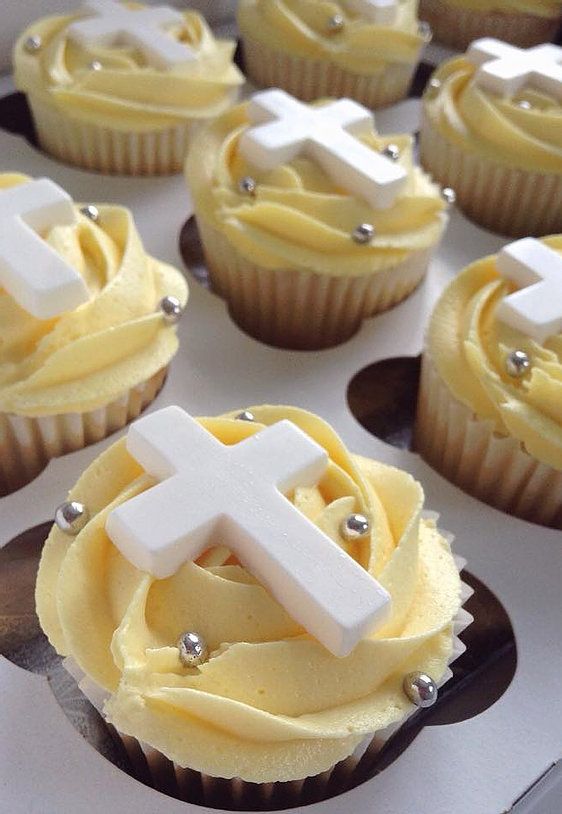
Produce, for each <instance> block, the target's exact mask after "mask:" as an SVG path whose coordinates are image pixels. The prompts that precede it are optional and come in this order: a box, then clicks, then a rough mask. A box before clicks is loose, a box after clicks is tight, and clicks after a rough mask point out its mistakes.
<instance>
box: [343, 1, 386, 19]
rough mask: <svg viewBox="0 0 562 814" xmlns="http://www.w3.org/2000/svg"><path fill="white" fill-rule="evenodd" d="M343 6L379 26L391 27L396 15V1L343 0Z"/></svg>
mask: <svg viewBox="0 0 562 814" xmlns="http://www.w3.org/2000/svg"><path fill="white" fill-rule="evenodd" d="M343 5H344V8H348V9H349V10H350V11H354V12H355V13H356V14H359V15H360V16H361V17H364V18H365V19H366V20H369V22H372V23H378V24H379V25H392V23H393V22H394V21H395V20H396V16H397V14H398V2H397V0H343Z"/></svg>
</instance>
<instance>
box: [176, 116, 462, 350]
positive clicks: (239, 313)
mask: <svg viewBox="0 0 562 814" xmlns="http://www.w3.org/2000/svg"><path fill="white" fill-rule="evenodd" d="M249 127H250V123H249V120H248V107H247V104H244V105H240V106H238V107H236V108H233V109H232V110H230V111H229V112H228V113H226V114H224V115H223V116H221V117H220V118H219V119H217V120H216V121H215V122H213V124H212V125H210V126H209V127H208V128H207V129H206V130H205V131H204V133H202V134H201V135H200V137H199V138H198V139H197V141H196V142H195V144H194V145H193V149H192V150H191V152H190V155H189V157H188V161H187V165H186V174H187V181H188V184H189V187H190V191H191V194H192V196H193V201H194V206H195V214H196V218H197V224H198V227H199V232H200V235H201V239H202V242H203V247H204V250H205V255H206V260H207V266H208V268H209V271H210V274H211V280H212V284H213V287H214V289H215V291H216V292H217V293H219V294H220V295H221V296H222V297H224V299H225V300H226V301H227V303H228V306H229V309H230V313H231V315H232V317H233V318H234V320H235V321H236V322H237V323H238V324H239V325H240V326H241V327H242V328H244V330H246V331H247V332H248V333H250V334H252V335H253V336H256V337H258V338H260V339H262V340H263V341H265V342H268V343H270V344H273V345H279V346H282V347H283V346H285V347H295V348H304V349H311V348H321V347H328V346H330V345H334V344H337V343H338V342H342V341H344V340H345V339H348V338H349V337H350V336H351V335H352V334H354V333H355V332H356V331H357V330H358V328H359V327H360V325H361V322H362V321H363V320H364V319H366V318H367V317H369V316H372V315H373V314H376V313H378V312H380V311H383V310H385V309H386V308H389V307H390V306H392V305H394V304H396V303H397V302H400V301H401V300H403V299H404V298H405V297H406V296H408V295H409V294H410V293H411V292H412V291H413V290H414V288H415V287H416V286H417V285H418V284H419V283H420V281H421V280H422V279H423V277H424V275H425V273H426V270H427V265H428V262H429V260H430V257H431V254H432V251H433V250H434V248H435V247H436V245H437V244H438V243H439V240H440V238H441V236H442V234H443V231H444V229H445V226H446V223H447V215H446V212H445V209H446V204H445V202H444V201H443V199H442V197H441V194H440V189H439V187H438V186H437V185H436V184H433V183H432V182H431V181H430V179H429V178H428V176H427V175H425V173H424V172H423V171H422V170H420V169H419V167H417V166H416V165H415V163H414V158H413V152H412V139H411V137H410V136H409V135H405V134H401V135H393V136H384V137H383V136H380V135H379V134H378V133H377V132H376V131H375V130H374V129H372V130H371V131H370V132H368V133H365V134H364V135H363V136H361V139H360V140H361V142H362V144H365V145H366V146H367V147H369V149H370V150H372V151H373V153H375V154H380V153H381V152H382V151H384V149H385V148H386V147H388V146H389V145H392V149H394V150H395V151H396V153H397V154H398V156H399V158H398V161H397V166H399V167H401V168H403V170H404V173H405V182H404V186H403V188H402V190H401V191H400V193H399V195H398V196H397V198H396V200H395V201H394V203H393V205H392V206H390V207H388V208H386V209H382V208H377V209H375V208H373V206H371V205H369V204H368V203H366V202H365V201H364V200H362V199H360V198H359V197H358V196H357V195H356V194H354V193H353V192H350V191H349V189H345V188H344V187H343V186H342V185H341V184H337V183H335V182H334V180H333V179H332V178H331V177H330V176H329V175H328V173H327V172H326V171H325V169H323V167H322V166H321V165H320V164H319V163H318V161H316V160H314V158H311V157H308V156H306V155H300V156H297V157H296V158H294V159H293V160H291V161H288V162H286V163H284V164H283V165H281V166H278V167H276V168H274V169H271V170H259V169H257V168H256V166H255V164H254V163H253V162H252V161H251V160H248V159H247V158H245V157H244V155H243V153H242V151H241V149H240V141H241V138H242V137H243V135H244V133H245V132H246V131H247V130H248V129H249ZM248 178H250V179H251V181H252V183H254V184H255V189H253V190H251V192H250V193H248V191H247V190H246V189H245V188H244V186H243V182H244V179H248ZM364 223H366V224H370V225H371V226H372V228H373V231H374V237H373V238H372V240H369V242H368V243H365V242H363V243H361V242H357V241H356V240H354V239H353V233H354V231H355V229H356V228H357V226H358V225H360V224H364Z"/></svg>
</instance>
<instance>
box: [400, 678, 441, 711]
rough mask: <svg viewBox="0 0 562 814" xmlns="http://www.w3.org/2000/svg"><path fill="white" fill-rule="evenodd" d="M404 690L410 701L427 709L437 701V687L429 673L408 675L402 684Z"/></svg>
mask: <svg viewBox="0 0 562 814" xmlns="http://www.w3.org/2000/svg"><path fill="white" fill-rule="evenodd" d="M402 688H403V690H404V692H405V694H406V695H407V696H408V698H409V699H410V701H411V702H412V703H413V704H415V705H416V707H421V708H422V709H425V708H426V707H432V706H433V704H434V703H435V702H436V701H437V685H436V683H435V681H434V680H433V679H432V678H431V676H428V675H427V673H418V672H415V673H408V675H407V676H406V677H405V678H404V681H403V682H402Z"/></svg>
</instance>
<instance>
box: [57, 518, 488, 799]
mask: <svg viewBox="0 0 562 814" xmlns="http://www.w3.org/2000/svg"><path fill="white" fill-rule="evenodd" d="M422 517H424V518H426V519H432V520H435V522H436V523H437V520H438V519H439V514H438V513H436V512H430V511H425V512H423V513H422ZM439 531H440V533H441V534H442V535H443V536H444V537H445V538H446V540H447V542H448V543H449V544H451V543H452V542H453V540H454V535H453V534H451V533H450V532H447V531H443V530H442V529H439ZM454 561H455V565H456V566H457V568H458V570H459V573H460V572H461V571H462V570H463V569H464V567H465V565H466V561H465V560H464V559H463V558H461V557H458V556H455V557H454ZM473 593H474V591H473V590H472V588H471V587H470V586H469V585H467V584H466V583H465V582H462V581H461V607H460V608H459V610H458V612H457V614H456V615H455V617H454V619H453V646H452V651H451V656H450V658H449V660H448V666H447V669H446V670H445V672H444V674H443V676H442V677H441V679H440V680H439V682H438V684H437V686H438V687H439V689H440V688H441V687H442V686H443V685H444V684H446V682H447V681H449V679H450V678H452V676H453V672H452V670H451V668H450V665H451V664H452V663H453V662H454V661H456V659H457V658H459V656H461V655H462V654H463V653H464V652H465V651H466V646H465V645H464V643H463V642H462V641H461V640H460V638H459V636H460V635H461V634H462V633H463V631H464V630H465V629H466V628H467V627H468V626H469V625H470V624H471V623H472V622H473V621H474V619H473V616H472V615H471V614H470V613H468V611H466V610H465V609H464V607H463V605H464V603H465V602H466V601H467V600H468V599H469V598H470V597H471V596H472V594H473ZM63 666H64V667H65V669H66V670H67V672H68V673H70V675H71V676H72V677H73V678H74V679H75V681H76V682H77V684H78V687H79V688H80V690H81V691H82V693H83V694H84V695H85V697H86V698H87V699H88V700H89V701H90V703H91V704H92V705H93V706H94V707H95V708H96V709H97V711H98V712H99V713H100V715H101V716H102V717H103V707H104V704H105V701H106V700H107V699H108V698H109V693H107V692H106V691H105V690H104V689H103V688H101V687H100V686H99V685H98V684H96V683H95V682H94V681H92V680H91V679H90V678H88V676H86V675H85V673H84V672H83V671H82V669H81V668H80V667H79V666H78V664H77V663H76V662H75V661H74V659H73V658H72V657H71V656H67V657H66V658H65V659H64V661H63ZM417 711H418V709H417V707H415V706H414V705H412V708H411V710H410V712H409V713H408V714H406V715H405V716H404V718H402V719H401V720H400V721H397V722H395V723H394V724H392V725H391V726H388V727H386V728H385V729H384V730H379V731H378V732H376V733H374V734H372V735H367V736H366V737H365V738H364V739H363V741H362V742H361V743H360V744H359V745H358V746H357V747H356V748H355V750H354V752H353V753H352V754H351V755H350V756H349V757H348V758H345V759H344V760H342V761H340V762H339V763H337V764H336V765H335V766H333V767H332V768H330V769H328V770H327V771H325V772H322V773H321V774H319V775H315V776H314V777H307V778H304V779H302V780H293V781H288V782H279V783H249V782H247V781H245V780H242V779H241V778H233V779H231V780H226V779H223V778H217V777H212V776H211V775H208V774H204V773H202V772H197V771H194V770H193V769H187V768H184V767H182V766H179V765H178V764H177V763H174V762H173V761H171V760H169V759H168V758H167V757H166V756H165V755H163V754H162V753H161V752H159V751H158V750H157V749H154V748H153V747H151V746H149V745H148V744H146V743H143V742H142V741H139V740H137V739H136V738H134V737H132V736H131V735H125V734H123V733H121V732H118V731H117V730H116V729H115V728H114V727H113V726H111V725H110V724H107V725H108V727H109V729H110V730H111V731H112V733H113V734H114V736H116V737H117V738H118V740H119V742H120V743H121V744H122V745H123V747H124V749H125V751H126V753H127V756H128V758H129V761H130V764H131V768H132V769H133V771H134V772H135V774H136V775H137V776H138V777H139V779H141V780H143V781H144V782H147V783H149V785H152V786H153V787H154V788H155V789H157V790H159V791H162V792H164V793H165V794H169V795H171V796H173V797H177V798H179V799H181V800H185V801H186V802H195V803H198V804H200V805H209V806H221V805H235V806H239V807H240V808H241V809H244V810H250V811H251V810H261V806H263V805H271V803H272V802H273V801H274V802H275V805H276V807H277V808H278V809H281V808H283V807H285V806H287V807H289V806H296V805H300V804H306V803H310V802H311V801H318V800H322V799H325V798H326V797H328V796H330V797H331V796H335V795H337V794H339V793H341V791H342V790H345V789H346V788H347V787H348V786H349V785H350V783H351V782H352V777H353V773H354V772H355V770H356V769H357V767H358V766H359V764H360V762H361V761H362V759H363V758H365V759H367V760H369V759H371V758H373V757H374V756H375V755H376V754H377V753H378V752H379V751H380V750H381V748H382V747H383V746H384V744H385V743H386V742H387V741H388V739H389V738H390V737H391V736H392V735H394V734H395V733H396V732H397V731H398V729H400V727H401V726H402V725H403V724H404V722H405V721H406V720H407V719H408V718H409V717H411V715H414V714H415V713H416V712H417Z"/></svg>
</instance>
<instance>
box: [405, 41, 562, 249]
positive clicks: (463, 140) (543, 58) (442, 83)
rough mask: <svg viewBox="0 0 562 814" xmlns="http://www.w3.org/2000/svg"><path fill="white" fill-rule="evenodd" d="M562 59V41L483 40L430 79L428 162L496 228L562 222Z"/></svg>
mask: <svg viewBox="0 0 562 814" xmlns="http://www.w3.org/2000/svg"><path fill="white" fill-rule="evenodd" d="M560 60H562V49H561V48H559V47H558V46H554V45H548V46H540V47H539V48H537V49H533V50H530V51H527V52H525V51H520V50H518V49H515V48H513V47H512V46H508V45H506V44H505V43H501V42H499V41H498V40H489V39H484V40H479V41H477V42H475V43H473V44H472V45H471V47H470V48H469V50H468V52H467V54H466V55H465V56H462V57H458V58H456V59H452V60H450V61H448V62H445V63H444V64H443V65H441V66H440V67H439V68H438V69H437V71H436V72H435V73H434V75H433V78H432V79H431V80H430V82H429V85H428V88H427V90H426V93H425V96H424V99H423V122H422V129H421V141H420V151H421V161H422V164H423V166H424V167H425V169H426V170H427V171H428V172H429V173H431V174H432V176H433V177H434V178H435V179H436V180H437V181H439V182H440V183H442V184H445V185H447V186H450V187H452V188H453V189H454V190H455V192H456V196H457V203H458V205H459V207H460V208H461V209H462V210H463V212H464V213H465V214H466V215H467V216H468V217H469V218H471V220H474V221H475V222H476V223H478V224H480V225H481V226H485V227H486V228H487V229H490V230H492V231H494V232H500V233H501V234H505V235H512V236H514V237H524V236H526V235H535V236H540V235H546V234H549V233H554V232H559V231H562V206H561V205H560V201H561V200H562V106H561V102H562V83H561V82H560V79H559V78H558V80H556V78H555V75H556V70H558V72H559V71H560V69H559V68H558V69H557V68H556V65H557V64H558V63H559V62H560ZM502 74H505V76H504V75H502Z"/></svg>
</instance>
